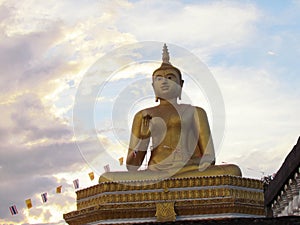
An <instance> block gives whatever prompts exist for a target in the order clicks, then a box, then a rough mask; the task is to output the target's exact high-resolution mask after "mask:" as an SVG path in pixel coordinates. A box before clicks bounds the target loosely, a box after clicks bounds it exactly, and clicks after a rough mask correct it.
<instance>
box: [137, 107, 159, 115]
mask: <svg viewBox="0 0 300 225" xmlns="http://www.w3.org/2000/svg"><path fill="white" fill-rule="evenodd" d="M157 110H158V107H157V106H154V107H150V108H145V109H142V110H140V111H138V112H137V113H136V114H135V116H136V117H142V116H145V115H147V114H148V115H151V114H152V113H153V112H156V111H157Z"/></svg>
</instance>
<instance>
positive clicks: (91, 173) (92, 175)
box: [89, 172, 95, 180]
mask: <svg viewBox="0 0 300 225" xmlns="http://www.w3.org/2000/svg"><path fill="white" fill-rule="evenodd" d="M89 177H90V179H91V180H94V178H95V176H94V172H90V173H89Z"/></svg>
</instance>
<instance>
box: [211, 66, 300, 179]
mask: <svg viewBox="0 0 300 225" xmlns="http://www.w3.org/2000/svg"><path fill="white" fill-rule="evenodd" d="M211 69H212V71H213V73H214V74H215V76H216V78H217V81H218V82H219V86H220V88H221V91H222V94H223V98H224V102H225V109H226V125H227V126H226V133H225V138H224V142H223V148H222V151H221V152H220V154H219V157H220V158H219V160H220V161H226V158H227V159H228V158H231V159H232V160H236V161H235V162H236V163H238V164H240V165H241V166H242V167H251V168H256V170H264V171H268V172H271V171H272V170H273V172H275V171H274V168H276V167H277V166H280V162H279V161H278V159H283V158H284V156H285V155H286V154H287V153H288V152H289V151H290V150H291V148H292V146H293V145H294V143H295V142H296V140H295V139H297V137H298V136H299V130H298V127H299V126H300V124H299V122H298V121H299V120H298V118H297V117H298V115H299V113H300V107H299V106H298V104H297V101H298V100H297V97H296V96H294V95H293V94H291V93H290V92H286V91H285V90H284V87H283V86H282V84H281V83H280V80H278V79H277V78H276V76H273V75H272V72H273V71H269V70H267V69H265V68H251V67H248V68H245V67H239V66H232V67H214V68H211ZM257 155H260V160H256V159H255V158H256V157H257ZM274 159H276V160H277V161H278V165H277V164H276V163H275V164H274ZM246 162H247V163H246ZM260 167H264V168H261V169H259V168H260ZM248 172H249V171H248ZM246 174H247V173H246Z"/></svg>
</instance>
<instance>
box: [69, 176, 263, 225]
mask: <svg viewBox="0 0 300 225" xmlns="http://www.w3.org/2000/svg"><path fill="white" fill-rule="evenodd" d="M263 216H264V195H263V184H262V182H261V181H260V180H254V179H247V178H242V177H235V176H214V177H192V178H169V179H166V180H156V181H155V180H148V181H131V182H130V181H126V182H125V181H124V182H104V183H100V184H98V185H95V186H92V187H89V188H87V189H83V190H80V191H78V192H77V210H76V211H73V212H70V213H67V214H64V219H65V220H66V222H67V223H69V224H70V225H79V224H118V223H137V222H150V221H174V220H191V219H202V218H203V219H207V218H226V217H263Z"/></svg>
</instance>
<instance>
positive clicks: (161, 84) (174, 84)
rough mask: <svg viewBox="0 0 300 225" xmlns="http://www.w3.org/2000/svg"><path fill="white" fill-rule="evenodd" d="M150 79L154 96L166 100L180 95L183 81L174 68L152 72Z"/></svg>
mask: <svg viewBox="0 0 300 225" xmlns="http://www.w3.org/2000/svg"><path fill="white" fill-rule="evenodd" d="M152 79H153V83H152V86H153V89H154V92H155V95H156V97H158V98H160V99H166V100H168V99H176V98H177V97H179V96H180V94H181V88H182V84H183V81H182V80H181V77H180V75H179V74H178V72H177V71H176V70H174V69H163V70H158V71H156V72H155V73H154V74H153V77H152Z"/></svg>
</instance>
